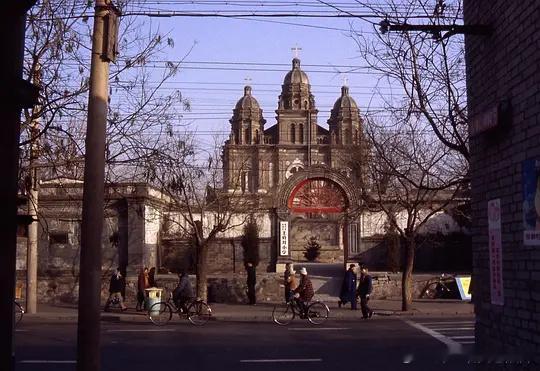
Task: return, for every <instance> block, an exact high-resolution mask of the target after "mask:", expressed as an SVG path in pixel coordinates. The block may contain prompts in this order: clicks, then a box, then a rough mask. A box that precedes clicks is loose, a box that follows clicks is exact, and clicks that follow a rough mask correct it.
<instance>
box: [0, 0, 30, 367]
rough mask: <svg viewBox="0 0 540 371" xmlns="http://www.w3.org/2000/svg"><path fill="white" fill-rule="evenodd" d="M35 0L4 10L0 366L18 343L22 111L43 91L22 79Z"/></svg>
mask: <svg viewBox="0 0 540 371" xmlns="http://www.w3.org/2000/svg"><path fill="white" fill-rule="evenodd" d="M35 2H36V0H19V1H3V2H2V3H1V5H0V12H1V13H2V15H3V19H2V22H0V34H2V35H5V36H6V37H4V41H3V43H2V51H3V58H2V62H3V63H2V68H0V100H1V101H2V104H0V151H1V153H2V161H0V174H2V177H3V180H2V181H1V182H0V205H2V206H1V207H0V220H1V221H2V222H1V223H0V241H2V242H1V243H2V247H1V248H0V293H1V294H2V299H1V300H0V318H1V320H0V334H2V338H3V340H4V341H3V342H2V346H0V367H1V368H2V370H6V371H13V370H14V369H15V354H14V348H13V334H14V330H13V326H14V316H13V313H14V312H13V301H14V299H15V273H16V272H15V262H16V256H17V224H18V221H19V220H18V216H17V194H18V181H17V180H18V178H19V177H18V175H19V139H20V133H21V131H20V127H21V110H22V109H23V108H31V107H32V106H33V105H34V104H35V103H36V101H37V97H38V93H39V92H38V91H37V89H35V87H34V86H33V85H32V84H30V83H28V82H27V81H26V80H23V78H22V77H23V57H24V34H25V23H26V12H27V11H28V10H29V9H30V8H31V7H32V6H33V5H34V3H35Z"/></svg>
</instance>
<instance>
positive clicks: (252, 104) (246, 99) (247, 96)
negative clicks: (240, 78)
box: [235, 85, 260, 110]
mask: <svg viewBox="0 0 540 371" xmlns="http://www.w3.org/2000/svg"><path fill="white" fill-rule="evenodd" d="M235 108H236V109H237V110H241V109H256V110H258V109H260V106H259V102H257V99H255V98H254V97H253V96H252V95H251V86H249V85H248V86H245V87H244V96H243V97H242V98H240V99H239V100H238V102H237V103H236V107H235Z"/></svg>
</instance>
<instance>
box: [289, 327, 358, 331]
mask: <svg viewBox="0 0 540 371" xmlns="http://www.w3.org/2000/svg"><path fill="white" fill-rule="evenodd" d="M350 329H351V328H350V327H291V328H289V331H340V330H350Z"/></svg>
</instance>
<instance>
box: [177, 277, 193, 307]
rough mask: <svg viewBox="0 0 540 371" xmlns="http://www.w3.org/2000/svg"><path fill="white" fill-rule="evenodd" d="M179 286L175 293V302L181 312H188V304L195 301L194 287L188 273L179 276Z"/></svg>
mask: <svg viewBox="0 0 540 371" xmlns="http://www.w3.org/2000/svg"><path fill="white" fill-rule="evenodd" d="M178 278H179V281H178V285H177V286H176V288H175V289H174V291H173V302H174V304H175V305H176V307H177V308H178V310H179V311H181V312H184V313H185V312H187V308H186V303H187V302H189V301H191V300H192V299H193V287H192V286H191V282H190V281H189V276H188V275H187V273H186V272H182V273H179V274H178Z"/></svg>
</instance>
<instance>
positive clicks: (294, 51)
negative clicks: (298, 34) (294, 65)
mask: <svg viewBox="0 0 540 371" xmlns="http://www.w3.org/2000/svg"><path fill="white" fill-rule="evenodd" d="M291 50H292V51H293V53H294V57H295V58H298V54H299V53H298V52H299V51H300V50H302V48H300V47H299V46H298V44H295V45H294V48H291Z"/></svg>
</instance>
